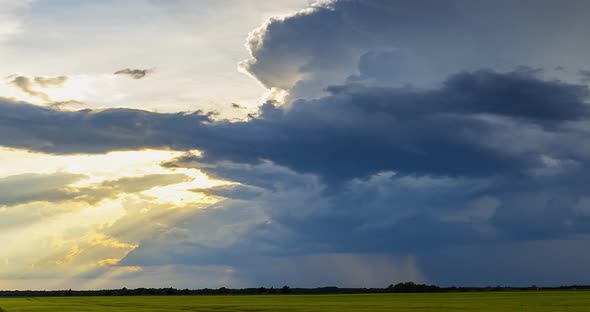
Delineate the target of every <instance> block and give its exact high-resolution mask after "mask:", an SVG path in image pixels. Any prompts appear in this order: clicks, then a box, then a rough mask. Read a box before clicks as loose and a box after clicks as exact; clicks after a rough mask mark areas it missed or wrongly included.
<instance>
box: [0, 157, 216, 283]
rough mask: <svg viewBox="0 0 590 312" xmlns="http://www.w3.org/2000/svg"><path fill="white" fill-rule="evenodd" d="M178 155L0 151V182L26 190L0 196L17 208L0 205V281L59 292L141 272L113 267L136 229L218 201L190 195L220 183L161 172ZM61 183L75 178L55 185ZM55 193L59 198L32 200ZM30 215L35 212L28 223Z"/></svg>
mask: <svg viewBox="0 0 590 312" xmlns="http://www.w3.org/2000/svg"><path fill="white" fill-rule="evenodd" d="M182 154H183V153H182V152H175V151H163V150H139V151H122V152H111V153H107V154H97V155H89V154H83V155H67V156H65V155H47V154H40V153H32V152H28V151H24V150H15V149H7V148H0V163H3V164H11V165H10V166H2V167H0V180H3V179H4V181H12V180H14V179H17V178H20V179H21V181H24V182H25V183H27V185H25V184H20V187H19V184H17V183H15V185H14V186H13V187H14V189H11V188H10V186H9V188H8V189H2V191H3V192H12V194H14V196H15V200H16V201H18V200H21V201H23V203H22V204H17V205H16V206H12V207H6V206H2V205H1V204H2V203H1V202H0V223H1V225H2V226H1V228H0V234H1V235H2V242H3V243H2V254H1V255H0V274H2V275H3V276H9V277H12V278H14V279H27V278H39V277H44V278H47V279H48V280H47V281H48V282H49V281H50V280H52V279H53V282H52V283H53V284H50V285H47V284H46V283H42V284H43V285H45V286H44V287H61V286H62V285H65V284H66V283H67V281H68V280H70V279H72V278H77V277H80V276H85V275H96V276H97V278H95V279H93V281H92V283H93V285H94V286H98V285H99V284H97V283H98V282H97V281H99V280H101V279H100V278H99V277H100V276H101V275H105V276H106V278H107V280H108V279H111V278H115V277H116V276H118V275H121V274H126V273H133V272H139V271H140V270H141V267H138V266H119V265H118V262H119V261H120V260H121V259H122V258H124V257H125V256H126V255H127V254H128V253H129V252H131V251H132V250H134V249H135V248H137V247H138V246H139V241H140V240H141V239H143V238H144V237H143V235H142V234H141V231H138V230H137V228H139V227H142V226H143V227H150V226H158V224H159V223H162V224H167V223H168V222H171V220H173V219H176V218H179V217H181V216H182V215H183V213H182V212H178V211H177V212H174V210H176V209H188V210H193V209H200V208H204V207H207V206H209V205H211V204H213V203H215V202H217V201H218V200H219V199H218V198H216V197H212V196H206V195H204V194H202V193H198V192H195V191H191V190H194V189H206V188H210V187H214V186H220V185H224V184H227V182H224V181H220V180H213V179H210V178H209V177H207V176H206V175H205V174H204V173H202V172H201V171H199V170H198V169H189V168H178V169H167V168H163V167H162V166H161V164H162V162H164V161H169V160H171V159H173V158H175V157H178V156H181V155H182ZM192 154H198V152H197V151H193V152H192ZM179 175H182V177H181V178H178V179H177V178H175V179H170V180H168V179H169V178H168V177H176V176H179ZM44 176H47V177H49V179H47V180H43V181H42V182H39V186H36V185H35V183H36V182H35V181H36V180H35V179H34V178H35V177H38V178H42V177H44ZM61 176H75V177H76V178H74V179H71V180H68V181H61V182H60V179H61V178H60V177H61ZM146 177H147V178H149V179H146ZM29 178H30V179H29ZM142 179H145V181H143V180H142ZM159 180H161V181H159ZM17 181H18V180H17ZM26 187H30V188H31V189H29V190H27V189H26ZM22 188H25V189H22ZM61 192H63V193H64V197H63V198H59V199H48V200H44V199H43V198H42V197H40V198H36V196H37V195H39V194H43V193H47V194H50V193H61ZM92 197H96V198H92ZM4 198H5V199H6V194H4ZM27 198H30V200H29V199H27ZM24 202H27V203H24ZM33 210H35V211H37V213H36V214H35V215H33V216H31V211H33ZM146 222H147V224H146ZM111 231H112V233H109V232H111ZM56 275H57V276H59V278H57V279H56V277H57V276H56ZM88 282H90V280H88Z"/></svg>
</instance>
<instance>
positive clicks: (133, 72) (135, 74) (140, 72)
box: [113, 68, 154, 79]
mask: <svg viewBox="0 0 590 312" xmlns="http://www.w3.org/2000/svg"><path fill="white" fill-rule="evenodd" d="M153 72H154V70H153V69H131V68H125V69H121V70H118V71H116V72H114V73H113V75H126V76H129V77H131V78H133V79H142V78H145V76H147V75H148V74H151V73H153Z"/></svg>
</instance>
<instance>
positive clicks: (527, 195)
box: [0, 0, 590, 286]
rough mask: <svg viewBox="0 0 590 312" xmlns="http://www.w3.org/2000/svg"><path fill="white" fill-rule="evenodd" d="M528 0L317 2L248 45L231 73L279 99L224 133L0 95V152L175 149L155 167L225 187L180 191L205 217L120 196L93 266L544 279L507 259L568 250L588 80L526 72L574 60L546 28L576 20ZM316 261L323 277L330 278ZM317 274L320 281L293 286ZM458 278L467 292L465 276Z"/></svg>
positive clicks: (128, 186) (181, 120)
mask: <svg viewBox="0 0 590 312" xmlns="http://www.w3.org/2000/svg"><path fill="white" fill-rule="evenodd" d="M531 3H532V2H528V1H525V2H522V3H519V4H518V5H514V4H513V2H508V1H505V2H504V1H499V2H494V3H489V4H481V3H478V4H473V3H472V2H470V1H456V2H450V1H449V2H447V1H424V2H407V1H378V0H373V1H371V0H369V1H353V0H350V1H337V2H333V3H328V4H322V5H318V6H316V7H314V8H312V9H309V10H306V11H302V12H299V13H297V14H295V15H291V16H287V17H283V18H275V19H271V20H270V21H269V22H268V23H266V24H265V25H263V26H262V27H261V28H260V29H258V30H256V31H254V32H252V33H251V34H250V38H249V42H248V47H249V49H250V52H251V54H252V57H251V59H249V60H247V61H246V62H244V63H242V64H241V66H242V68H243V69H245V70H247V71H248V72H249V73H250V74H251V75H253V76H254V77H255V78H256V79H258V80H259V81H260V82H262V83H263V84H264V85H265V86H267V87H269V88H274V90H275V91H277V90H279V89H282V90H283V93H284V92H289V94H290V98H289V101H288V103H287V104H286V105H282V106H281V105H278V104H277V103H276V102H274V101H272V100H270V101H268V102H266V103H265V104H264V105H262V106H261V107H260V110H259V112H258V114H256V115H252V116H251V117H252V118H251V119H249V120H248V121H237V122H230V121H227V120H215V119H214V118H212V117H211V114H206V113H203V112H194V113H177V114H162V113H154V112H148V111H141V110H131V109H109V110H80V111H69V112H68V111H57V110H54V109H50V108H42V107H38V106H33V105H29V104H27V103H17V102H14V101H11V100H6V99H4V100H0V132H1V133H3V134H6V135H3V136H0V145H5V146H10V147H15V148H24V149H28V150H33V151H39V152H44V153H55V154H77V153H104V152H108V151H114V150H130V149H145V148H156V149H169V150H177V151H187V154H185V155H184V156H181V157H178V158H176V159H172V160H169V161H166V162H164V163H163V164H162V166H163V167H165V168H167V169H170V170H182V169H183V168H194V169H199V170H201V171H202V172H204V173H205V174H207V175H208V176H210V177H213V178H219V179H223V180H228V181H231V182H234V183H233V184H231V185H224V186H217V187H214V188H210V189H206V188H199V189H194V190H193V191H194V192H199V193H205V194H206V195H209V196H215V197H216V198H217V197H222V198H224V200H222V201H220V202H217V203H215V204H213V205H210V206H209V205H206V204H203V205H195V206H194V207H191V208H193V209H175V208H177V207H172V206H170V205H167V206H163V205H162V204H160V203H157V202H145V201H143V200H138V202H133V203H130V202H126V203H125V212H126V214H125V216H124V217H122V218H120V219H119V220H117V221H116V222H115V223H113V224H111V225H110V226H108V228H105V229H103V230H102V233H103V234H104V235H105V236H107V237H113V238H115V239H116V240H117V241H118V242H121V243H123V244H129V245H133V246H135V245H138V247H137V248H134V249H133V250H132V251H129V253H128V254H125V257H124V258H123V256H121V255H118V256H117V257H110V256H101V258H100V259H99V260H97V259H96V258H94V259H92V263H93V264H95V265H96V264H97V263H98V262H97V261H103V260H105V259H106V260H108V259H119V260H117V263H116V264H112V265H115V266H122V267H142V268H143V269H144V272H146V271H150V272H151V270H154V269H155V268H158V267H162V266H168V265H174V266H175V267H181V266H198V267H211V266H214V267H215V268H216V269H218V268H223V269H230V271H231V274H230V275H231V277H232V278H236V277H238V278H242V279H244V280H246V283H247V282H250V283H254V282H265V283H266V282H268V283H271V282H282V281H283V280H284V279H292V278H294V277H293V275H289V274H279V273H276V272H271V273H268V274H265V273H264V272H265V271H268V267H271V266H273V265H277V266H278V267H291V266H292V265H293V264H297V263H300V264H301V268H300V269H299V270H297V277H300V278H301V279H300V280H299V281H305V280H312V281H314V283H320V282H322V281H333V280H335V276H339V275H340V276H342V275H343V274H345V273H343V272H344V271H346V270H344V269H342V268H346V267H349V266H352V265H353V266H355V267H358V268H361V269H360V270H359V271H360V273H359V274H358V275H355V274H354V273H355V272H349V274H346V275H345V276H344V278H343V280H341V281H343V282H346V283H347V284H350V285H353V284H355V283H357V282H358V281H370V282H369V283H384V282H385V279H397V278H416V279H424V280H426V281H429V280H430V281H432V282H437V283H439V282H442V283H449V282H451V280H452V277H449V275H448V274H445V272H443V270H444V269H449V270H452V269H456V268H457V266H458V265H455V263H462V264H466V262H465V261H464V259H471V258H470V256H471V255H474V254H476V255H477V254H481V255H486V256H485V257H484V256H481V257H480V258H477V259H478V261H481V262H478V263H477V265H472V268H479V269H481V268H482V267H485V266H483V265H482V266H479V264H480V263H489V261H491V260H490V259H492V255H494V253H493V251H497V252H498V253H500V255H499V256H501V257H502V262H503V263H506V265H505V266H504V267H505V268H506V269H507V270H519V271H518V272H516V273H518V274H517V275H514V276H515V278H513V279H510V278H508V277H507V276H500V275H498V276H497V277H496V278H495V277H494V276H493V275H492V274H483V273H482V275H479V276H481V277H484V276H485V277H486V280H485V282H486V283H501V282H504V281H506V282H515V283H521V282H523V281H525V280H526V278H525V277H526V276H534V275H535V274H538V275H543V272H545V271H546V269H545V268H544V267H543V266H542V265H539V266H526V265H522V263H523V261H524V260H522V259H527V260H526V261H533V260H536V261H540V262H542V263H545V264H551V263H552V262H551V261H541V260H539V259H530V258H527V257H525V256H524V253H519V252H516V253H512V252H511V250H513V248H514V249H519V248H522V249H523V250H530V251H531V254H534V255H539V256H544V255H546V253H544V252H543V251H542V249H543V248H545V247H546V246H555V245H561V249H558V250H561V251H563V254H567V252H568V250H573V249H575V248H581V246H585V245H586V239H585V237H586V236H587V235H588V234H590V218H589V217H588V213H587V210H588V209H586V207H587V201H588V198H589V197H590V194H588V190H587V188H586V187H585V186H586V185H588V183H589V182H590V181H589V180H588V179H589V178H588V177H589V176H590V175H589V174H588V169H587V167H588V164H589V163H590V148H589V147H588V146H590V144H589V143H590V142H589V141H590V126H589V125H590V111H589V106H588V101H589V97H590V93H589V89H588V87H587V86H584V85H580V84H576V83H572V82H568V81H564V80H559V79H554V77H548V76H547V75H549V74H548V70H546V69H543V68H556V67H557V66H564V67H567V68H578V67H577V66H575V65H576V64H574V63H575V61H574V62H572V63H567V64H561V63H560V62H561V59H562V58H560V57H558V56H560V55H561V54H560V53H553V50H551V49H546V48H547V42H551V45H552V46H555V47H560V49H568V50H569V49H571V51H576V52H577V51H580V53H581V54H584V55H587V53H586V52H588V47H587V45H586V44H584V43H582V44H580V42H583V41H580V40H572V39H569V38H565V37H564V36H561V35H559V34H561V33H564V31H563V30H564V29H565V28H567V27H570V26H572V25H574V24H572V23H573V22H574V21H575V22H579V23H585V20H580V18H578V15H573V16H574V17H573V18H571V19H569V18H568V19H565V17H567V16H570V14H571V13H572V12H576V11H580V8H581V6H583V5H584V4H583V2H571V3H568V5H565V6H563V5H562V4H559V3H558V2H556V1H550V0H547V1H541V2H535V3H536V4H538V6H536V8H538V9H536V10H530V8H529V5H531ZM509 4H510V5H511V7H512V8H513V10H510V11H509V12H510V14H508V15H506V14H505V12H507V10H506V7H507V5H509ZM556 6H557V8H559V9H558V10H554V9H555V8H556ZM581 11H583V10H581ZM500 17H501V18H502V19H500ZM500 20H501V21H502V22H500ZM548 20H550V21H559V23H555V24H554V23H546V21H548ZM523 21H524V22H523ZM562 22H563V23H562ZM318 25H322V26H323V27H318ZM326 25H328V26H326ZM519 25H520V26H523V27H517V26H519ZM552 27H556V28H555V29H553V28H552ZM562 27H565V28H562ZM547 36H548V37H549V39H547ZM566 37H568V36H566ZM572 37H573V38H576V36H572ZM580 38H581V37H580ZM572 47H579V48H576V49H573V48H572ZM531 51H546V53H543V55H538V54H534V53H531ZM584 57H585V56H584ZM498 64H500V65H498ZM540 68H541V69H542V70H541V69H540ZM128 71H129V72H128V73H126V74H130V75H132V71H133V70H131V69H128ZM142 77H143V76H142ZM277 92H278V91H277ZM192 150H198V151H199V152H189V151H192ZM184 179H186V177H184V176H182V175H178V176H174V177H172V176H166V177H161V176H152V177H143V178H137V179H136V178H126V179H121V180H117V181H105V182H102V183H99V184H96V185H93V186H91V187H88V188H87V189H85V190H84V192H83V193H79V194H78V195H79V196H81V197H80V198H85V199H84V200H88V201H91V200H98V199H100V198H105V197H106V198H108V197H109V196H116V195H113V194H119V193H121V192H139V191H141V190H143V189H146V188H150V187H153V186H154V185H160V183H180V182H181V181H184ZM80 192H82V190H80ZM84 196H86V197H84ZM183 208H188V207H184V206H183ZM563 241H568V242H570V244H561V243H560V242H563ZM506 246H509V247H506ZM487 247H489V249H486V248H487ZM70 248H72V246H68V248H65V247H64V248H63V250H62V251H63V252H61V253H60V257H56V258H55V259H57V260H59V259H63V258H64V255H67V254H68V252H69V251H70V250H71V249H70ZM80 248H81V249H84V248H83V246H80ZM479 248H483V249H486V251H488V252H481V253H479V250H478V249H479ZM455 251H456V252H457V253H456V254H452V253H453V252H455ZM580 255H581V259H585V257H586V256H587V255H585V254H580ZM461 257H464V258H461ZM335 259H339V261H336V260H335ZM431 259H437V261H436V263H433V260H431ZM438 259H450V260H448V262H445V263H438ZM456 259H462V260H463V261H457V262H453V261H454V260H456ZM107 262H109V261H107ZM110 262H111V263H114V261H112V260H110ZM328 263H337V267H336V268H330V269H333V270H328V269H327V268H326V266H327V264H328ZM261 264H262V265H261ZM112 265H111V266H112ZM466 265H467V264H466ZM104 266H105V267H108V266H109V265H107V264H106V262H105V265H104ZM389 266H396V268H400V269H399V270H393V271H387V274H386V276H387V277H382V276H376V275H377V274H376V273H375V271H374V270H371V267H378V268H382V269H383V270H385V269H384V268H386V267H389ZM499 267H502V266H499ZM383 270H380V271H383ZM326 271H329V272H326ZM217 272H218V271H217ZM318 272H326V274H325V275H323V276H322V278H320V279H315V280H314V279H308V278H311V276H313V275H317V274H318ZM460 272H461V275H460V277H459V278H458V280H459V281H463V282H466V283H467V282H471V281H473V280H474V279H472V278H471V277H470V276H473V275H474V274H473V272H477V271H476V270H474V271H470V267H469V266H467V267H466V268H463V271H460ZM496 272H497V271H496ZM563 273H564V275H567V276H569V277H572V276H574V274H575V272H574V271H573V270H563ZM543 276H544V279H541V280H542V281H545V282H546V281H550V280H557V279H555V276H550V274H548V275H543ZM233 281H235V280H233ZM391 282H395V281H391ZM358 283H360V282H358ZM250 285H251V284H250ZM356 285H359V284H356ZM356 285H353V286H356ZM362 285H363V286H364V285H365V284H362ZM314 286H315V285H314ZM380 286H386V285H380Z"/></svg>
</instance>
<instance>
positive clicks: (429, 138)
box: [0, 71, 589, 180]
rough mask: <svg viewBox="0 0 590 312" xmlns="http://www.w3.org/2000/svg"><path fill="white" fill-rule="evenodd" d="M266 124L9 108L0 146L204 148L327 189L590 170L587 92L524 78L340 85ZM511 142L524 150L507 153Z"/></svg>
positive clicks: (212, 156) (271, 113)
mask: <svg viewBox="0 0 590 312" xmlns="http://www.w3.org/2000/svg"><path fill="white" fill-rule="evenodd" d="M329 91H330V92H331V95H329V96H327V97H324V98H321V99H317V100H301V101H298V102H296V103H295V104H294V105H293V106H291V107H289V108H278V107H275V106H273V105H272V104H266V105H264V106H263V107H262V108H261V115H260V117H259V118H256V119H253V120H250V121H247V122H236V123H230V122H213V121H212V120H211V119H210V118H209V117H208V116H207V115H204V114H201V113H194V114H156V113H150V112H146V111H139V110H127V109H113V110H105V111H91V110H83V111H78V112H61V111H54V110H51V109H47V108H41V107H36V106H31V105H27V104H22V103H11V102H8V101H6V100H5V101H2V102H1V103H0V109H1V110H2V112H3V114H2V117H0V121H1V123H0V129H1V130H2V132H3V133H6V134H9V135H6V136H3V137H2V138H0V144H2V145H5V146H13V147H20V148H27V149H32V150H38V151H43V152H50V153H80V152H87V153H100V152H106V151H110V150H123V149H135V148H171V149H181V150H182V149H201V150H203V151H204V157H203V159H202V161H203V162H216V161H220V160H227V161H234V162H242V163H243V162H246V163H257V162H259V161H260V160H262V159H268V160H271V161H273V162H275V163H277V164H279V165H282V166H286V167H289V168H292V169H295V170H296V171H298V172H309V173H315V174H318V175H319V176H321V177H323V178H326V179H332V180H342V179H343V180H346V179H350V178H354V177H359V176H367V175H370V174H374V173H377V172H379V171H383V170H391V171H395V172H400V173H405V174H438V175H480V174H491V173H497V174H502V173H506V172H515V173H516V172H519V171H520V172H523V171H527V170H533V169H535V168H540V167H542V166H543V160H542V156H544V157H546V159H555V161H557V162H559V161H562V162H563V161H565V162H570V163H575V162H585V161H586V160H587V159H588V156H589V151H588V149H586V148H584V147H583V146H584V145H585V144H584V143H586V141H587V139H588V132H587V129H586V128H585V126H584V125H585V124H586V121H587V118H588V105H587V104H586V103H585V101H586V100H587V98H588V90H587V88H586V87H583V86H577V85H571V84H565V83H561V82H556V81H545V80H541V79H537V78H535V77H533V76H531V75H527V74H523V73H521V72H511V73H496V72H491V71H476V72H464V73H460V74H456V75H453V76H451V77H450V78H449V79H448V80H447V81H446V83H445V84H444V86H443V87H442V88H441V89H439V90H417V89H411V88H385V87H366V86H358V85H349V86H337V87H331V88H330V89H329ZM514 138H519V140H521V143H520V144H510V143H511V142H510V141H506V140H512V139H514Z"/></svg>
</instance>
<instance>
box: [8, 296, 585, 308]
mask: <svg viewBox="0 0 590 312" xmlns="http://www.w3.org/2000/svg"><path fill="white" fill-rule="evenodd" d="M0 307H1V310H0V311H5V312H33V311H39V312H42V311H47V312H48V311H59V312H69V311H72V312H73V311H76V312H80V311H130V312H136V311H137V312H140V311H141V312H143V311H146V312H147V311H151V312H157V311H202V312H214V311H215V312H220V311H228V312H232V311H236V312H241V311H252V312H254V311H258V312H264V311H269V312H270V311H272V312H281V311H337V312H348V311H350V312H360V311H375V312H379V311H420V312H430V311H479V312H485V311H498V312H499V311H535V312H543V311H568V312H576V311H579V312H582V311H584V312H587V311H590V291H531V292H493V293H492V292H488V293H436V294H370V295H267V296H167V297H59V298H56V297H53V298H51V297H42V298H0Z"/></svg>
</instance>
